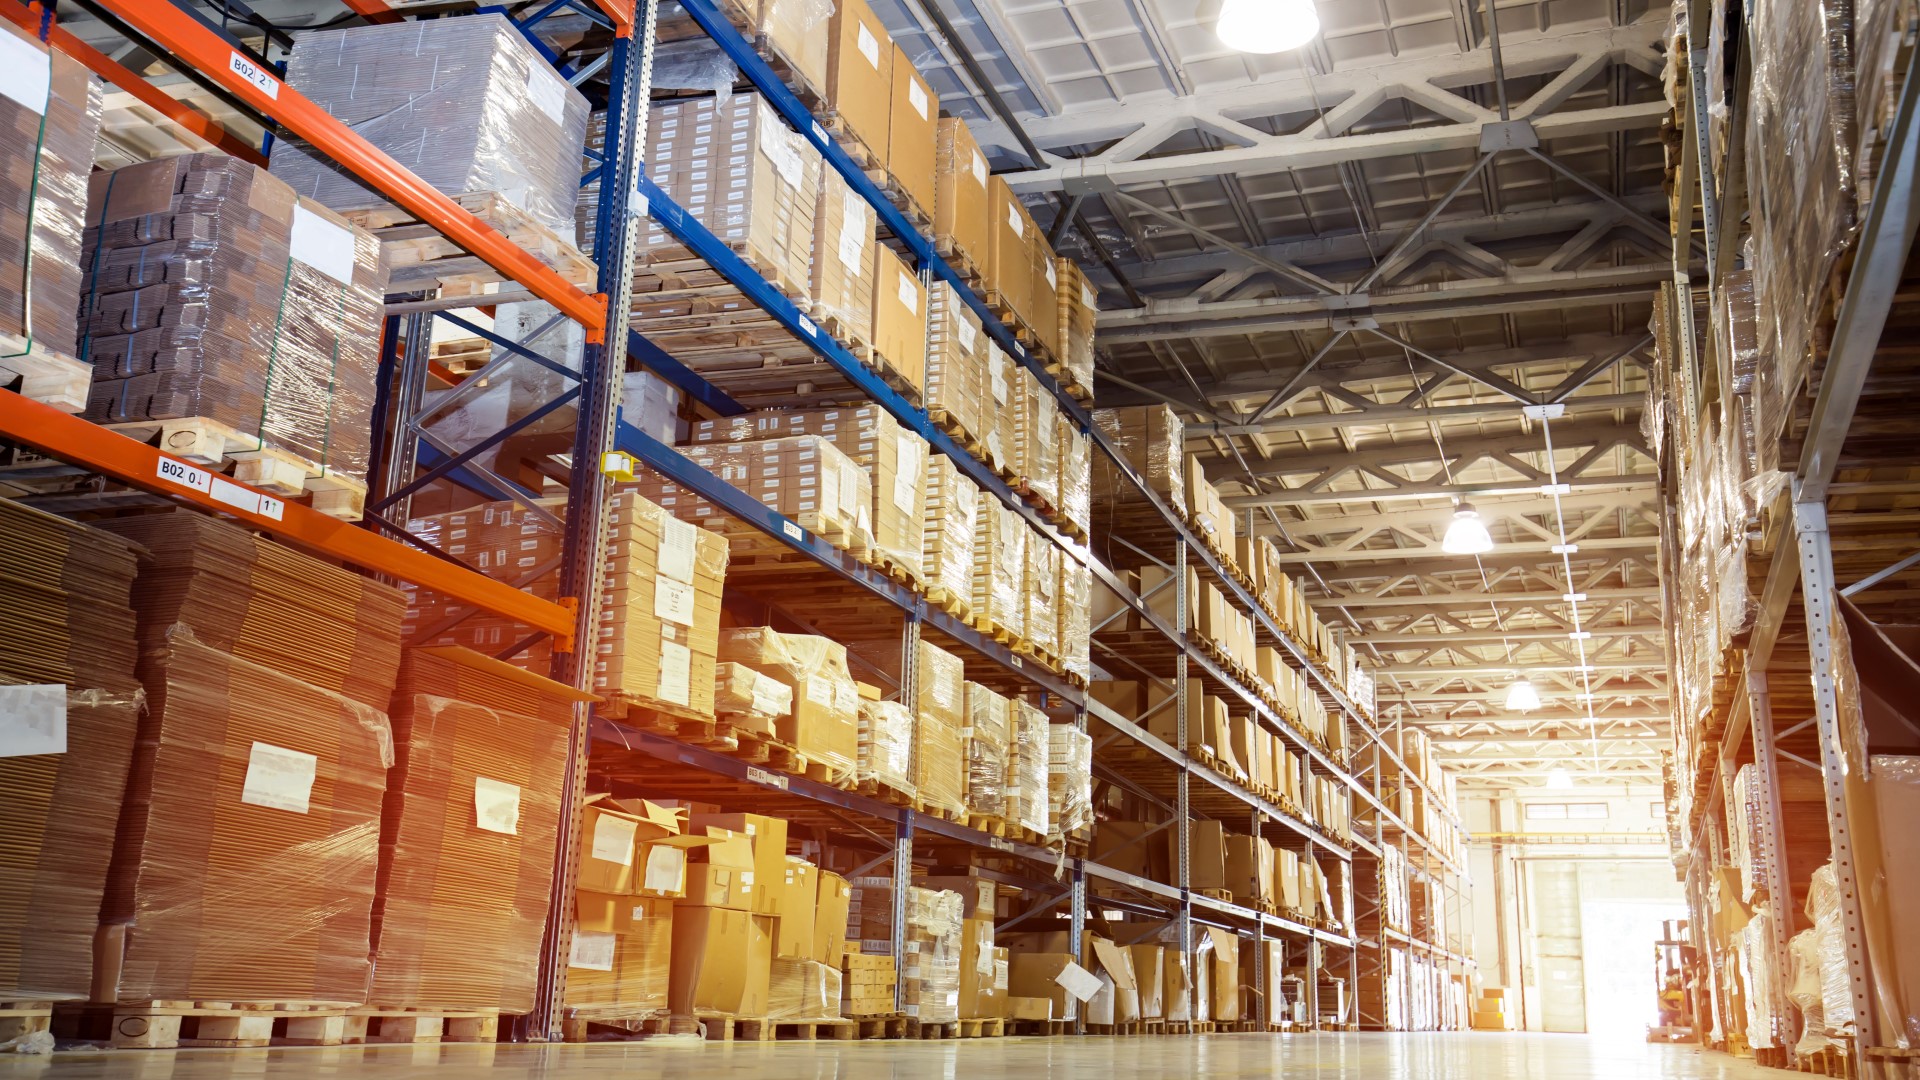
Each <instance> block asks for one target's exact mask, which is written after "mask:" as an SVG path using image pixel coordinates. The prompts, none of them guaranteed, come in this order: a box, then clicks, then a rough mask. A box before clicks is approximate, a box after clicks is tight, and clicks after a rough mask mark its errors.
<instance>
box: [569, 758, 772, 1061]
mask: <svg viewBox="0 0 1920 1080" xmlns="http://www.w3.org/2000/svg"><path fill="white" fill-rule="evenodd" d="M713 843H715V841H713V840H712V839H709V838H707V837H705V836H692V835H687V828H686V821H685V815H684V812H682V811H679V810H676V809H671V808H668V807H664V806H658V805H655V804H654V803H650V802H647V801H645V800H643V799H632V800H629V799H614V798H611V797H609V796H607V795H589V796H587V799H586V805H585V806H584V807H583V808H582V810H581V819H580V834H579V837H578V845H579V847H578V850H577V852H576V865H577V866H578V872H577V874H576V878H575V886H574V888H575V891H574V896H573V908H574V919H573V933H572V940H571V942H570V943H569V951H568V958H567V991H566V1001H565V1004H566V1009H567V1012H568V1014H570V1015H571V1016H572V1017H573V1018H575V1019H577V1020H588V1021H592V1022H595V1023H602V1024H612V1025H616V1026H622V1027H627V1028H629V1029H630V1030H631V1029H634V1028H637V1026H638V1024H639V1021H641V1020H644V1019H646V1018H647V1017H650V1016H654V1015H657V1014H659V1013H661V1012H664V1011H665V1010H666V1008H667V993H668V987H669V980H670V976H671V972H672V966H673V912H674V903H675V901H676V900H677V899H680V898H684V897H685V896H686V895H687V888H688V883H689V880H690V876H691V871H690V867H689V865H688V854H689V852H690V851H702V852H704V851H705V850H706V848H707V846H708V845H712V844H713ZM728 850H729V851H730V852H738V851H740V850H741V849H740V848H738V847H735V848H729V849H728ZM750 857H751V856H750V854H748V855H745V856H743V858H750Z"/></svg>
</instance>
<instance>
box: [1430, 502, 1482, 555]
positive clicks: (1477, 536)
mask: <svg viewBox="0 0 1920 1080" xmlns="http://www.w3.org/2000/svg"><path fill="white" fill-rule="evenodd" d="M1440 550H1441V551H1444V552H1446V553H1447V554H1449V555H1478V554H1480V553H1481V552H1483V551H1492V550H1493V534H1492V533H1489V532H1488V531H1487V524H1486V522H1484V521H1481V520H1480V512H1479V511H1478V510H1475V509H1474V508H1473V504H1472V503H1464V502H1463V503H1461V504H1460V505H1458V506H1456V507H1454V508H1453V523H1452V524H1451V525H1448V526H1447V535H1446V536H1444V537H1442V538H1441V540H1440Z"/></svg>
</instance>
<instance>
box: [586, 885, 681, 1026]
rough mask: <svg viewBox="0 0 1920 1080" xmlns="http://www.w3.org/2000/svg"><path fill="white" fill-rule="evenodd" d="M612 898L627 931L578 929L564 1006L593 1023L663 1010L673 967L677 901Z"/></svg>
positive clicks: (624, 929)
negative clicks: (598, 1019)
mask: <svg viewBox="0 0 1920 1080" xmlns="http://www.w3.org/2000/svg"><path fill="white" fill-rule="evenodd" d="M577 899H578V897H576V901H577ZM609 899H611V900H614V901H617V902H618V903H619V905H620V907H621V912H620V914H619V921H620V923H621V924H623V926H624V928H623V929H621V930H619V931H612V930H593V929H587V928H585V927H576V928H575V930H574V933H573V935H572V942H571V948H572V951H571V952H570V953H569V955H568V961H567V990H566V1007H567V1008H568V1009H570V1010H572V1011H574V1012H575V1013H577V1014H578V1015H580V1016H583V1017H587V1018H589V1019H591V1018H595V1017H608V1018H613V1017H634V1016H647V1015H649V1014H652V1013H657V1012H664V1011H665V1010H666V1008H667V998H668V988H669V983H670V979H671V975H672V968H673V913H674V907H673V901H671V900H650V899H646V898H638V897H611V898H609Z"/></svg>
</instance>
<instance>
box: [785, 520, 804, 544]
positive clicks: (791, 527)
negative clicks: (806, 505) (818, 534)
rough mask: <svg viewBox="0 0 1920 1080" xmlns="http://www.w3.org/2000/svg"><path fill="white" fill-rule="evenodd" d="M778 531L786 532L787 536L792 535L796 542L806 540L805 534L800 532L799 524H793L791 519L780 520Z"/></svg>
mask: <svg viewBox="0 0 1920 1080" xmlns="http://www.w3.org/2000/svg"><path fill="white" fill-rule="evenodd" d="M780 531H781V532H783V533H786V534H787V535H788V536H790V537H792V538H793V539H794V540H796V541H798V542H801V543H805V542H806V539H807V534H806V533H803V532H801V531H800V526H798V525H795V524H794V523H793V522H791V521H782V522H781V523H780Z"/></svg>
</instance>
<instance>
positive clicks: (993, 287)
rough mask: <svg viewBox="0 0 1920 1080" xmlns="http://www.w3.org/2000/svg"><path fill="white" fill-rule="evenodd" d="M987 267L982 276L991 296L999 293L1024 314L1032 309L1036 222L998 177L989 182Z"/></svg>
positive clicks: (1008, 303) (984, 268) (1014, 308)
mask: <svg viewBox="0 0 1920 1080" xmlns="http://www.w3.org/2000/svg"><path fill="white" fill-rule="evenodd" d="M987 222H988V225H987V230H988V231H987V264H986V266H984V267H982V268H981V270H982V273H983V274H984V275H985V277H986V279H987V293H988V295H989V296H991V295H993V294H995V293H998V294H1000V296H1001V298H1002V299H1004V301H1005V302H1006V304H1007V306H1008V307H1011V308H1012V309H1013V310H1014V311H1016V312H1019V313H1022V314H1024V313H1025V312H1027V311H1028V310H1030V309H1031V308H1032V307H1033V268H1032V265H1031V263H1030V260H1031V259H1032V256H1033V249H1032V247H1031V240H1030V239H1029V237H1031V236H1032V234H1033V232H1034V226H1033V219H1032V217H1030V216H1029V215H1028V214H1027V209H1026V207H1024V206H1022V205H1021V204H1020V197H1019V196H1018V195H1015V194H1014V193H1013V189H1012V188H1010V187H1008V186H1007V182H1006V181H1005V180H1002V179H1001V178H1000V177H998V176H993V177H989V178H988V179H987Z"/></svg>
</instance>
